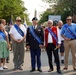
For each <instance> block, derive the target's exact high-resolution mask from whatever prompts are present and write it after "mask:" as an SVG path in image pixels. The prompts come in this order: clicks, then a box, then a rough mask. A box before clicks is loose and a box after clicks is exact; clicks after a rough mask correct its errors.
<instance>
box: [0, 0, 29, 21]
mask: <svg viewBox="0 0 76 75" xmlns="http://www.w3.org/2000/svg"><path fill="white" fill-rule="evenodd" d="M26 10H27V9H26V8H25V7H24V2H23V1H22V0H0V18H4V19H6V20H7V22H9V21H10V18H11V16H12V19H13V21H15V18H16V17H17V16H20V17H21V18H22V19H23V18H24V15H26V18H28V14H27V13H24V11H26Z"/></svg>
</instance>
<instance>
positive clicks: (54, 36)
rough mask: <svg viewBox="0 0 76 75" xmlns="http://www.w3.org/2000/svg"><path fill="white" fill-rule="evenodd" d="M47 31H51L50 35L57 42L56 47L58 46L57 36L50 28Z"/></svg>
mask: <svg viewBox="0 0 76 75" xmlns="http://www.w3.org/2000/svg"><path fill="white" fill-rule="evenodd" d="M47 30H48V31H49V33H50V34H51V35H52V37H53V38H54V39H55V41H56V45H58V38H57V35H56V34H55V33H54V32H53V31H52V30H51V29H50V28H49V27H48V28H47Z"/></svg>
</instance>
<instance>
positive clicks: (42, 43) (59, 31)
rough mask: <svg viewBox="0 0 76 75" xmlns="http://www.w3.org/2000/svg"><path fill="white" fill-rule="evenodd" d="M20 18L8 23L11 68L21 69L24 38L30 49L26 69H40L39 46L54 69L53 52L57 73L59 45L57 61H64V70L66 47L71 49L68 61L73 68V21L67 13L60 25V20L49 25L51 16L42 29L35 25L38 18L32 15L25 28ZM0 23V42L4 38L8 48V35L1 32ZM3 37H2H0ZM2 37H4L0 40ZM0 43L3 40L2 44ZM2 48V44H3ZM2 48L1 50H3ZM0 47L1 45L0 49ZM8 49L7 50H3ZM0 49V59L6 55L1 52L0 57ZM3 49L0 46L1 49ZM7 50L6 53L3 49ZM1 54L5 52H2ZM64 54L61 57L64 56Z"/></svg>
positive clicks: (75, 39)
mask: <svg viewBox="0 0 76 75" xmlns="http://www.w3.org/2000/svg"><path fill="white" fill-rule="evenodd" d="M21 21H22V20H21V18H20V17H17V18H16V23H15V24H14V25H13V26H12V27H11V29H10V31H9V34H10V37H11V40H12V49H13V63H14V69H13V70H18V69H19V70H23V69H22V64H23V62H24V47H25V44H24V42H25V41H26V48H29V49H30V57H31V70H30V72H34V71H35V70H36V64H37V70H38V71H39V72H42V69H41V48H43V47H45V50H46V53H47V56H48V63H49V70H48V72H51V71H53V70H54V68H53V59H52V53H53V55H54V62H55V63H56V67H57V73H59V74H61V73H62V72H61V69H60V59H59V53H58V52H59V49H60V54H61V63H62V64H64V70H67V69H68V56H69V51H70V50H71V53H72V62H73V70H75V71H76V56H75V54H76V50H75V47H76V24H75V23H72V17H71V16H68V17H67V18H66V22H67V23H66V24H64V25H63V22H62V21H59V22H58V23H57V25H56V26H54V25H53V21H52V20H48V23H47V27H45V29H44V30H43V28H42V27H41V26H40V25H38V19H37V18H36V17H34V18H33V19H32V25H31V26H29V27H28V28H26V27H25V26H24V25H22V24H21ZM2 25H3V24H0V36H1V37H0V42H1V43H3V42H5V41H6V42H7V47H6V46H5V49H8V48H9V43H8V39H7V37H8V36H5V35H6V34H5V32H4V30H3V31H2V30H1V26H2ZM2 38H3V39H2ZM3 40H4V41H3ZM3 46H4V44H3ZM0 48H2V44H0ZM3 49H4V48H3ZM3 49H2V50H3ZM0 50H1V49H0ZM6 51H8V50H6ZM1 52H2V51H0V60H1V58H6V57H7V56H5V57H3V56H4V53H3V54H2V57H1ZM3 52H4V50H3ZM6 54H7V53H6ZM6 54H5V55H6ZM64 54H65V58H64ZM0 70H3V67H2V66H1V65H0Z"/></svg>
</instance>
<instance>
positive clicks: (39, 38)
mask: <svg viewBox="0 0 76 75" xmlns="http://www.w3.org/2000/svg"><path fill="white" fill-rule="evenodd" d="M32 23H33V24H32V26H30V27H28V29H27V35H26V47H27V48H30V53H31V68H32V69H31V71H30V72H33V71H35V69H36V68H35V65H36V63H37V68H38V69H37V70H38V71H39V72H42V70H41V59H40V56H41V48H42V45H43V40H44V35H43V29H42V28H41V27H40V26H38V19H37V18H36V17H34V18H33V19H32Z"/></svg>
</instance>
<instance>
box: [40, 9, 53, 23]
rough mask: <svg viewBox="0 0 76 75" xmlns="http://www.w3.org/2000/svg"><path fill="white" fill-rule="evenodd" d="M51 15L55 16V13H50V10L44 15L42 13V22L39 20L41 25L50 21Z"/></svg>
mask: <svg viewBox="0 0 76 75" xmlns="http://www.w3.org/2000/svg"><path fill="white" fill-rule="evenodd" d="M49 15H53V13H52V12H50V11H48V10H46V11H45V12H44V13H42V14H41V15H40V17H41V18H40V20H39V24H42V23H44V22H46V21H48V16H49Z"/></svg>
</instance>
